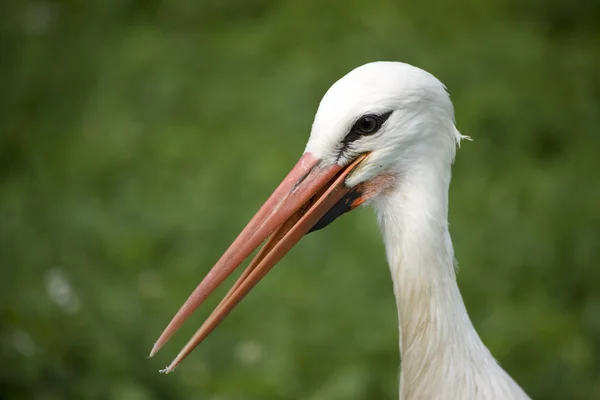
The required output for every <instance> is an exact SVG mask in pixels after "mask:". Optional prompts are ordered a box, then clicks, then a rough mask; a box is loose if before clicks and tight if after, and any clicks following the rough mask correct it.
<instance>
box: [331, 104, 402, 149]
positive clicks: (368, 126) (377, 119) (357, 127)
mask: <svg viewBox="0 0 600 400" xmlns="http://www.w3.org/2000/svg"><path fill="white" fill-rule="evenodd" d="M392 112H393V111H388V112H386V113H383V114H380V115H376V114H367V115H363V116H362V117H360V118H359V119H358V120H357V121H356V122H355V123H354V125H352V129H350V132H348V134H347V135H346V137H345V138H344V140H342V152H341V153H340V154H342V153H343V152H344V151H345V150H346V149H347V148H348V146H349V145H350V144H351V143H352V142H354V141H355V140H358V139H360V138H361V137H363V136H368V135H374V134H375V133H377V132H378V131H379V129H381V126H382V125H383V124H384V123H385V121H387V120H388V118H389V117H390V115H392Z"/></svg>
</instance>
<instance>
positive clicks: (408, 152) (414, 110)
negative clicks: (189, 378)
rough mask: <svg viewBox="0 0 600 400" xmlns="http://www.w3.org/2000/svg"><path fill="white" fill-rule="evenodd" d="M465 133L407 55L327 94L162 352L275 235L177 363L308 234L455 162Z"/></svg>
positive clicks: (433, 82)
mask: <svg viewBox="0 0 600 400" xmlns="http://www.w3.org/2000/svg"><path fill="white" fill-rule="evenodd" d="M460 139H461V135H460V134H459V133H458V131H457V130H456V129H455V127H454V111H453V107H452V103H451V101H450V98H449V96H448V94H447V93H446V90H445V88H444V86H443V85H442V83H441V82H440V81H438V80H437V79H436V78H435V77H434V76H433V75H431V74H429V73H427V72H425V71H423V70H421V69H419V68H416V67H413V66H410V65H407V64H403V63H398V62H375V63H370V64H366V65H363V66H361V67H359V68H357V69H355V70H353V71H351V72H350V73H349V74H347V75H346V76H344V77H343V78H342V79H340V80H339V81H337V82H336V83H335V84H334V85H333V86H332V87H331V88H330V89H329V90H328V91H327V93H326V94H325V96H324V97H323V99H322V101H321V103H320V105H319V109H318V111H317V114H316V116H315V120H314V123H313V126H312V132H311V135H310V139H309V141H308V144H307V146H306V150H305V153H304V155H303V156H302V157H301V158H300V160H299V161H298V163H297V164H296V166H295V167H294V168H293V169H292V171H291V172H290V173H289V174H288V175H287V177H286V178H285V179H284V180H283V182H282V183H281V184H280V185H279V187H278V188H277V189H276V190H275V191H274V193H273V194H272V195H271V197H270V198H269V199H268V200H267V202H266V203H265V204H264V205H263V206H262V208H261V209H260V210H259V211H258V212H257V214H256V215H255V216H254V218H253V219H252V220H251V221H250V222H249V223H248V225H247V226H246V227H245V228H244V230H243V231H242V232H241V233H240V235H239V236H238V238H237V239H236V240H235V241H234V242H233V244H232V245H231V246H230V247H229V249H228V250H227V251H226V252H225V253H224V254H223V256H222V257H221V259H220V260H219V261H218V262H217V264H216V265H215V266H214V267H213V269H212V270H211V271H210V272H209V273H208V275H207V276H206V277H205V278H204V280H203V281H202V282H201V283H200V284H199V285H198V287H197V288H196V289H195V290H194V292H193V293H192V294H191V295H190V297H189V298H188V300H187V301H186V303H185V304H184V305H183V306H182V307H181V309H180V310H179V312H178V313H177V314H176V315H175V317H174V318H173V319H172V320H171V322H170V324H169V326H167V328H166V329H165V331H164V332H163V334H162V335H161V337H160V338H159V340H158V341H157V342H156V344H155V346H154V348H153V349H152V352H151V356H152V355H154V354H155V353H156V352H157V351H158V350H159V349H160V348H161V347H162V346H163V345H164V344H165V343H166V341H167V340H168V339H169V338H170V337H171V336H172V335H173V334H174V333H175V331H177V330H178V329H179V327H180V326H181V325H182V324H183V322H184V321H185V320H186V319H187V318H188V317H189V316H190V315H191V314H192V313H193V311H194V310H195V309H196V308H197V307H198V306H199V305H200V304H201V303H202V302H203V301H204V300H205V299H206V297H208V295H209V294H210V293H211V292H212V291H213V290H214V289H215V288H216V287H217V286H218V285H219V284H220V283H221V282H222V281H223V280H224V279H225V278H226V277H227V276H228V275H229V274H230V273H231V272H232V271H233V270H234V269H235V268H236V267H237V266H239V265H240V264H241V263H242V262H243V260H244V259H245V258H247V257H248V256H249V255H250V254H251V253H252V252H253V251H254V250H255V249H256V248H257V247H259V246H260V244H261V243H262V242H263V241H265V240H266V243H265V244H264V246H263V248H262V249H261V250H260V251H259V252H258V254H257V255H256V256H255V258H254V259H253V260H252V261H251V263H250V265H249V266H248V267H247V269H246V271H244V273H243V274H242V275H241V277H240V278H239V279H238V281H237V282H236V283H235V285H234V286H233V288H232V289H231V290H230V292H229V293H228V294H227V295H226V296H225V298H224V299H223V301H222V302H221V304H219V305H218V306H217V308H216V309H215V310H214V311H213V313H212V314H211V315H210V316H209V318H208V319H207V320H206V322H205V323H204V324H203V325H202V327H201V328H200V329H199V330H198V331H197V332H196V334H195V335H194V337H193V338H192V339H191V340H190V341H189V342H188V343H187V345H186V346H185V347H184V349H183V350H182V351H181V352H180V353H179V355H178V356H177V357H176V358H175V360H174V361H173V362H172V363H171V365H170V366H169V367H168V368H167V369H166V372H170V371H172V370H173V369H174V368H175V367H176V366H177V365H178V364H179V363H180V362H181V361H182V360H183V358H185V357H186V356H187V355H188V354H189V353H190V352H191V351H192V350H193V349H194V348H195V347H196V346H197V345H198V344H199V343H200V342H201V341H202V340H203V339H204V338H205V337H206V336H207V335H208V334H209V333H210V332H212V330H213V329H214V328H215V327H216V326H217V325H218V324H219V323H220V322H221V321H222V320H223V318H225V316H226V315H227V314H228V313H229V312H230V311H231V310H232V309H233V307H235V305H236V304H237V303H238V302H239V301H240V300H241V299H242V298H243V297H244V296H245V295H246V294H247V293H248V292H249V291H250V290H251V289H252V288H253V287H254V285H256V283H258V281H259V280H260V279H261V278H262V277H264V276H265V275H266V273H267V272H268V271H269V270H270V269H271V268H272V267H273V266H274V265H275V264H276V263H277V262H278V261H279V260H280V259H281V258H282V257H283V256H284V255H285V254H286V253H287V251H289V250H290V249H291V247H292V246H293V245H294V244H295V243H297V242H298V241H299V240H300V239H301V238H302V237H303V236H304V235H305V234H307V233H309V232H311V231H315V230H318V229H321V228H323V227H324V226H326V225H327V224H329V223H330V222H332V221H333V220H335V219H336V218H337V217H338V216H339V215H341V214H343V213H344V212H347V211H350V210H352V209H354V208H356V207H357V206H359V205H360V204H362V203H364V202H365V201H366V200H370V199H376V198H377V197H378V196H379V195H381V194H382V193H385V191H386V190H389V189H392V188H393V187H394V186H395V185H396V183H397V182H398V180H399V179H401V178H402V177H403V175H404V174H406V173H409V172H410V170H411V169H414V168H419V166H421V165H425V164H426V165H438V166H439V167H440V168H445V169H446V170H449V166H450V163H451V162H452V160H453V158H454V154H455V148H456V145H457V144H458V143H459V142H460Z"/></svg>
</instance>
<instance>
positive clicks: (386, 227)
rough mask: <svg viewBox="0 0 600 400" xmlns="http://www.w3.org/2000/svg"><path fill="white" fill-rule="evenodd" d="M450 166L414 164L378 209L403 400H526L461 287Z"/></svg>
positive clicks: (399, 179) (376, 207) (448, 164)
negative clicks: (476, 323)
mask: <svg viewBox="0 0 600 400" xmlns="http://www.w3.org/2000/svg"><path fill="white" fill-rule="evenodd" d="M450 162H451V160H443V158H442V160H441V161H439V163H440V164H439V165H434V164H435V162H434V163H432V164H429V165H427V164H426V163H418V162H415V161H414V160H413V161H411V167H410V169H407V168H406V166H404V168H402V170H403V171H404V173H403V175H402V176H399V177H398V182H399V183H398V185H397V186H396V187H395V189H394V190H393V191H392V192H390V193H388V194H386V195H384V196H382V197H381V198H379V199H378V200H377V201H376V203H375V204H374V207H375V210H376V212H377V215H378V219H379V225H380V228H381V231H382V233H383V238H384V242H385V247H386V252H387V258H388V263H389V266H390V270H391V274H392V279H393V284H394V293H395V296H396V303H397V307H398V319H399V327H400V353H401V359H402V368H401V370H402V372H401V376H400V394H401V395H400V397H401V398H402V399H404V400H413V399H526V398H528V397H527V395H526V394H525V393H524V392H523V391H522V389H521V388H520V387H519V386H518V385H517V384H516V383H515V382H514V381H513V380H512V379H511V378H510V376H508V374H507V373H506V372H504V370H503V369H502V368H500V366H499V365H498V364H497V362H496V360H495V359H494V358H493V356H492V355H491V354H490V352H489V350H488V349H487V348H486V347H485V345H484V344H483V343H482V341H481V339H480V338H479V336H478V335H477V332H476V331H475V329H474V327H473V325H472V323H471V320H470V319H469V316H468V314H467V311H466V309H465V305H464V303H463V300H462V297H461V295H460V292H459V289H458V285H457V283H456V275H455V268H454V250H453V247H452V242H451V239H450V234H449V232H448V188H449V184H450ZM407 171H408V172H407Z"/></svg>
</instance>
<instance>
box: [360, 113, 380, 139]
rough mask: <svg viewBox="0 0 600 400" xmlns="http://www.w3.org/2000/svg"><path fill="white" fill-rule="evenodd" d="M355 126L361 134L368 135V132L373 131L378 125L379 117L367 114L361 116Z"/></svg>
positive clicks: (377, 128)
mask: <svg viewBox="0 0 600 400" xmlns="http://www.w3.org/2000/svg"><path fill="white" fill-rule="evenodd" d="M356 127H357V128H358V131H359V132H360V133H362V134H366V135H368V134H370V133H375V132H376V131H377V130H379V127H380V123H379V119H378V118H377V117H374V116H371V115H367V116H366V117H362V118H361V119H359V120H358V123H357V124H356Z"/></svg>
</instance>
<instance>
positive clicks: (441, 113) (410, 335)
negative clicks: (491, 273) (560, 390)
mask: <svg viewBox="0 0 600 400" xmlns="http://www.w3.org/2000/svg"><path fill="white" fill-rule="evenodd" d="M388 111H393V113H392V115H391V116H390V118H389V119H388V120H387V122H386V123H385V124H384V125H383V127H382V129H381V130H380V131H379V132H378V133H377V134H375V135H371V136H365V137H363V138H361V139H359V140H357V141H356V142H354V143H353V144H352V145H351V146H350V147H349V148H347V149H345V150H344V151H342V141H343V139H344V137H345V135H346V134H347V133H348V131H349V130H350V129H351V127H352V126H353V124H354V123H355V122H356V121H357V119H358V118H360V117H361V116H363V115H365V114H381V113H385V112H388ZM465 138H467V137H465V136H462V135H461V134H460V133H459V132H458V130H457V129H456V128H455V123H454V109H453V106H452V102H451V101H450V97H449V96H448V94H447V92H446V89H445V87H444V85H443V84H442V83H441V82H440V81H439V80H437V79H436V78H435V77H434V76H433V75H431V74H429V73H427V72H425V71H423V70H421V69H419V68H416V67H413V66H410V65H407V64H403V63H397V62H376V63H370V64H366V65H364V66H361V67H359V68H357V69H355V70H353V71H352V72H350V73H349V74H347V75H346V76H345V77H343V78H342V79H340V80H339V81H338V82H336V83H335V84H334V85H333V86H332V87H331V88H330V89H329V91H328V92H327V93H326V94H325V96H324V97H323V100H322V101H321V103H320V105H319V109H318V111H317V114H316V116H315V121H314V123H313V127H312V132H311V136H310V139H309V141H308V144H307V147H306V151H307V152H310V153H312V154H313V155H314V156H316V157H319V158H321V159H323V160H324V162H326V163H327V162H328V163H339V164H345V163H348V162H349V160H351V159H352V158H353V157H355V156H356V155H358V154H360V153H365V152H369V153H370V155H369V157H368V158H367V159H366V160H365V161H364V162H363V163H362V164H361V166H360V167H359V169H357V170H356V171H354V172H353V173H352V175H351V176H350V177H349V178H348V180H347V181H346V183H347V184H348V185H349V186H354V185H356V184H358V183H360V182H366V181H369V180H370V179H372V178H374V177H376V176H378V175H381V174H386V175H388V176H392V177H393V185H392V187H391V188H389V190H385V191H382V192H381V193H379V194H378V196H377V197H375V198H373V199H372V200H371V202H370V204H371V205H372V206H373V207H374V208H375V210H376V212H377V216H378V221H379V225H380V228H381V231H382V234H383V238H384V242H385V247H386V252H387V258H388V264H389V267H390V271H391V275H392V279H393V285H394V293H395V296H396V303H397V307H398V319H399V328H400V353H401V359H402V368H401V371H402V372H401V375H400V394H401V396H400V397H401V398H403V399H405V400H413V399H527V398H528V397H527V395H526V394H525V392H524V391H523V390H522V389H521V388H520V387H519V386H518V385H517V384H516V383H515V382H514V381H513V380H512V379H511V378H510V376H509V375H508V374H507V373H506V372H505V371H504V370H503V369H502V368H501V367H500V366H499V365H498V363H497V362H496V360H495V359H494V357H493V356H492V355H491V354H490V352H489V350H488V349H487V348H486V347H485V345H484V344H483V342H482V341H481V339H480V338H479V336H478V335H477V332H476V331H475V329H474V327H473V325H472V323H471V320H470V319H469V316H468V314H467V311H466V309H465V306H464V303H463V300H462V297H461V295H460V292H459V289H458V285H457V283H456V276H455V268H454V250H453V247H452V241H451V239H450V234H449V232H448V188H449V185H450V178H451V164H452V162H453V161H454V156H455V152H456V148H457V147H458V146H459V144H460V141H461V140H462V139H465Z"/></svg>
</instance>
